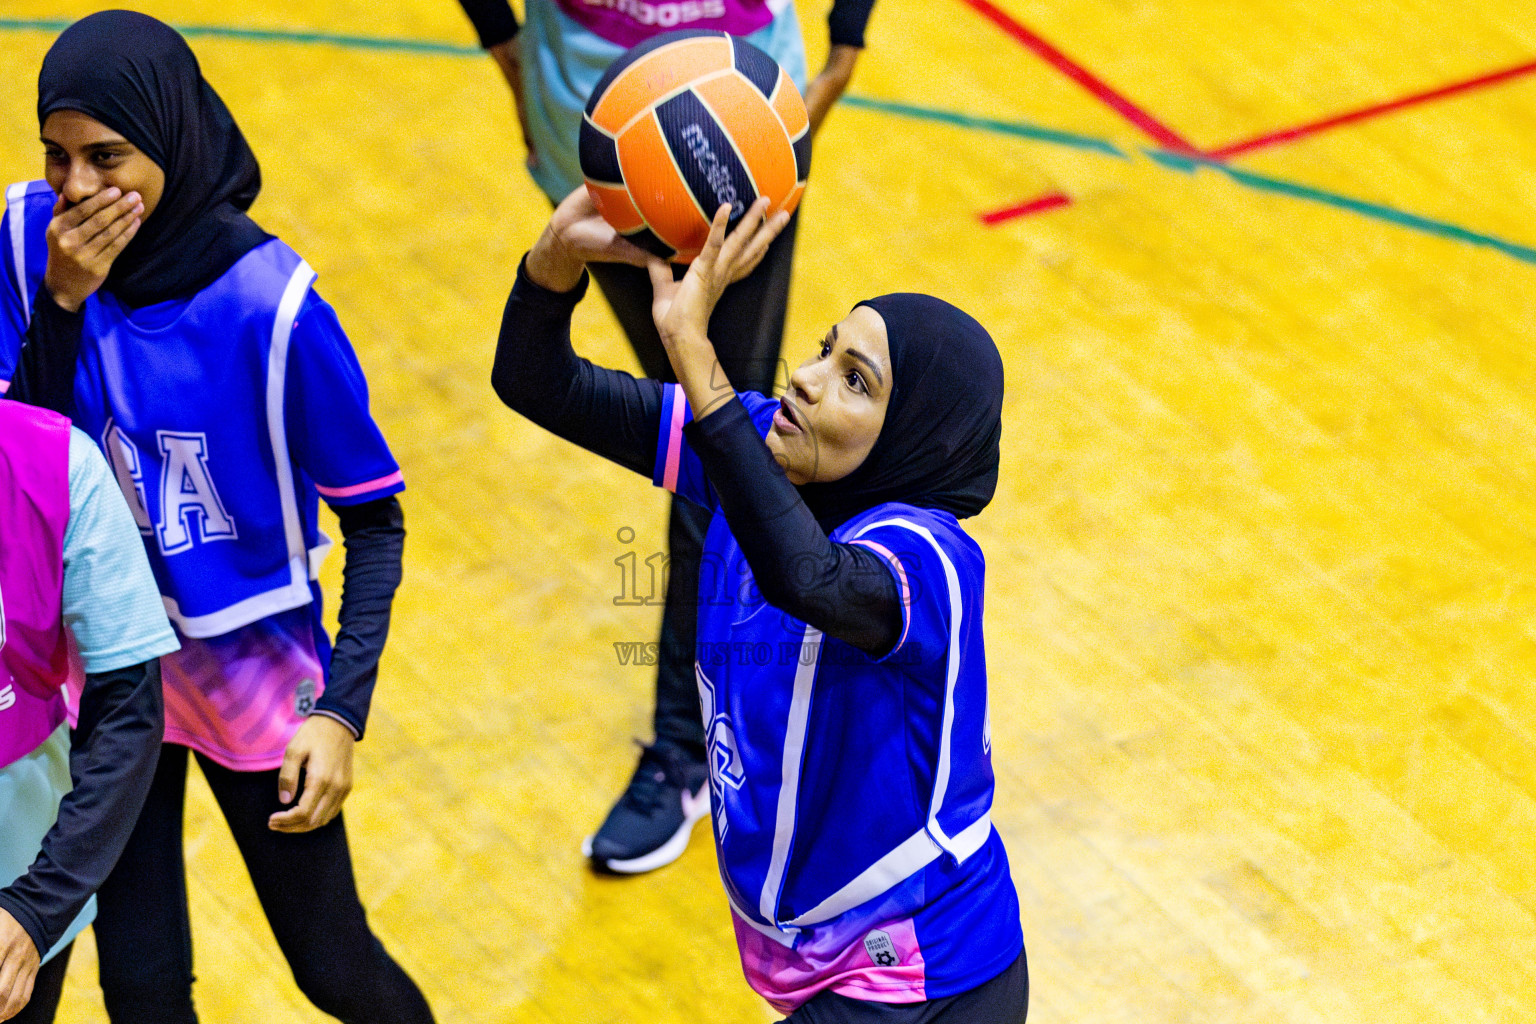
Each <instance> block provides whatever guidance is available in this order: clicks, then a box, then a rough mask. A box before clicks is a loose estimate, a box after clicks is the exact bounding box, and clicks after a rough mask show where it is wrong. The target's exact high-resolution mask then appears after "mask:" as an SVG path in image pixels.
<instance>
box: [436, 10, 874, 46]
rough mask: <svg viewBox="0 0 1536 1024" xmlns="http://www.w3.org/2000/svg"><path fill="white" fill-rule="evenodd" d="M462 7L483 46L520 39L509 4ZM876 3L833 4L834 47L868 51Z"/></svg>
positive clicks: (830, 19)
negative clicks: (866, 45) (867, 39)
mask: <svg viewBox="0 0 1536 1024" xmlns="http://www.w3.org/2000/svg"><path fill="white" fill-rule="evenodd" d="M459 6H460V7H462V8H464V13H465V14H467V15H469V20H470V21H471V22H472V23H473V24H474V26H475V34H476V35H478V36H479V37H480V45H481V46H482V47H484V48H485V49H490V48H491V47H493V46H497V45H499V44H501V43H504V42H506V41H507V40H509V39H511V38H512V37H513V36H515V35H517V30H518V28H519V26H518V24H517V15H515V14H513V13H512V5H511V4H509V3H507V0H459ZM874 6H875V0H832V11H831V13H830V14H828V15H827V27H828V29H829V30H830V32H831V36H832V45H833V46H857V47H859V48H860V49H862V48H863V47H864V28H865V26H866V25H868V24H869V13H870V11H871V10H873V9H874Z"/></svg>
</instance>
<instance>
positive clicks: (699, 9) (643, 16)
mask: <svg viewBox="0 0 1536 1024" xmlns="http://www.w3.org/2000/svg"><path fill="white" fill-rule="evenodd" d="M558 2H559V4H560V9H561V10H563V11H564V12H565V13H566V14H568V15H570V16H571V18H572V19H574V20H575V21H576V22H577V23H578V24H580V25H582V26H584V27H585V28H586V29H587V30H588V31H590V32H592V33H593V34H594V35H598V36H601V37H602V38H604V39H606V40H608V41H609V42H610V43H617V44H619V45H620V46H623V47H625V48H628V47H631V46H634V45H636V44H637V43H643V42H645V41H646V40H647V39H650V38H652V37H654V36H659V35H661V34H662V33H663V32H672V31H675V30H677V29H685V28H702V29H710V30H711V31H715V32H729V33H730V34H731V35H733V36H745V35H751V34H752V33H753V32H756V31H757V30H758V29H760V28H762V27H763V26H764V25H766V24H768V23H769V22H770V21H772V20H773V14H774V12H773V9H772V8H771V7H770V6H769V4H768V3H766V2H764V0H558ZM774 6H779V5H774Z"/></svg>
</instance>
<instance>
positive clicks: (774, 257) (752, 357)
mask: <svg viewBox="0 0 1536 1024" xmlns="http://www.w3.org/2000/svg"><path fill="white" fill-rule="evenodd" d="M799 225H800V215H799V213H796V214H794V215H793V216H791V217H790V219H789V223H788V224H787V225H786V226H785V228H784V230H783V231H782V232H780V233H779V237H778V238H775V239H774V240H773V244H772V245H770V246H769V247H768V253H767V255H766V256H764V257H763V262H762V263H760V264H758V265H757V269H755V270H754V271H752V273H751V275H750V276H748V277H747V278H745V279H744V280H741V281H738V282H736V283H735V284H733V285H731V286H730V287H729V288H727V289H726V290H725V293H724V294H723V295H721V296H720V302H719V304H718V305H716V306H715V311H714V313H712V314H711V315H710V318H709V338H710V341H712V342H714V345H715V352H716V354H718V355H719V357H720V367H721V369H723V370H724V371H725V375H726V379H727V380H729V381H730V382H731V385H732V386H733V387H735V388H738V389H740V390H744V391H760V392H762V393H763V394H765V395H767V394H772V393H773V392H774V384H775V381H780V382H786V383H787V381H788V373H787V372H785V371H784V370H781V369H780V362H779V346H780V343H781V342H782V341H783V339H784V313H785V310H786V309H787V307H788V305H789V278H790V270H791V267H792V264H793V263H794V258H795V233H796V231H797V230H798V229H799ZM587 271H588V272H589V273H590V274H591V275H592V278H593V280H595V281H596V282H597V286H598V288H599V289H601V290H602V293H603V298H605V299H607V300H608V305H609V307H610V308H612V310H613V315H614V316H615V317H617V318H618V321H619V326H621V327H623V328H624V335H625V337H627V338H628V339H629V344H630V347H631V348H633V349H634V350H635V355H636V357H638V358H639V360H640V366H641V369H643V370H644V372H645V375H646V376H647V377H651V378H654V379H656V380H662V381H666V382H668V383H670V384H675V383H677V375H676V374H674V373H673V372H672V364H671V363H670V362H669V361H668V359H667V352H666V349H664V348H663V347H662V344H661V335H660V334H658V333H657V331H656V322H655V321H654V320H652V319H651V297H652V291H651V277H650V274H649V272H647V271H646V270H644V269H643V268H641V267H631V266H629V265H628V264H624V263H592V264H589V265H588V266H587ZM680 271H681V268H679V272H680ZM805 354H806V355H809V354H810V352H809V346H807V351H806V353H805ZM711 514H712V513H710V511H709V510H708V509H705V508H700V507H699V506H698V505H695V504H693V503H692V502H690V501H683V500H682V499H681V498H673V499H672V518H671V523H670V525H669V527H668V531H667V546H668V548H669V549H670V553H671V561H670V562H669V563H668V574H669V580H668V584H667V596H666V605H665V606H664V607H663V608H662V613H661V642H660V651H659V657H658V659H657V664H656V715H655V720H654V726H655V730H656V738H657V739H658V740H663V739H664V740H671V741H673V742H675V743H679V744H681V745H683V746H684V747H685V749H688V750H690V752H691V753H693V754H694V755H695V756H697V758H698V759H699V760H701V761H702V760H703V759H704V725H703V722H702V721H701V720H700V713H699V684H698V682H697V680H696V679H695V678H694V674H693V660H694V636H695V632H696V627H697V620H698V592H699V557H700V553H701V552H702V551H703V549H704V532H705V531H706V530H707V529H708V528H709V520H710V516H711Z"/></svg>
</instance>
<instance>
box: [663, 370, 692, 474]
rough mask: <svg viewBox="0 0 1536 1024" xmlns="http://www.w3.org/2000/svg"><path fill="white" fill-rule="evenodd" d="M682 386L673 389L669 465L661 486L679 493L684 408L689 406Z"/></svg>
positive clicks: (668, 449) (668, 437) (669, 426)
mask: <svg viewBox="0 0 1536 1024" xmlns="http://www.w3.org/2000/svg"><path fill="white" fill-rule="evenodd" d="M687 404H688V403H687V400H686V399H684V398H683V392H682V388H680V387H676V386H674V387H673V390H672V421H671V422H670V423H668V424H667V466H666V468H665V469H664V470H662V473H661V486H663V487H665V488H666V489H667V490H669V491H671V492H672V493H673V494H676V493H677V467H678V464H679V462H680V460H681V456H682V443H683V410H684V408H685V407H686V406H687Z"/></svg>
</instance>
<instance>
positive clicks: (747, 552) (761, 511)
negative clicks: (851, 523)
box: [683, 402, 902, 654]
mask: <svg viewBox="0 0 1536 1024" xmlns="http://www.w3.org/2000/svg"><path fill="white" fill-rule="evenodd" d="M683 430H684V433H685V434H686V435H687V437H688V443H689V445H690V446H691V447H692V448H693V450H694V452H696V453H697V454H698V456H699V461H700V462H701V463H702V464H703V466H704V471H705V472H706V473H708V474H709V481H710V483H711V484H712V485H713V486H714V489H715V494H716V495H717V496H718V498H719V501H720V510H721V512H722V513H724V515H725V520H726V523H727V524H728V525H729V526H730V528H731V535H732V536H733V537H735V538H736V543H737V544H738V545H739V546H740V547H741V552H742V554H743V555H744V556H745V557H746V559H747V565H749V566H750V567H751V569H752V579H753V582H754V583H755V584H756V585H757V588H758V590H759V592H760V593H761V594H762V595H763V599H764V600H765V601H767V602H768V603H769V604H771V605H773V606H774V607H775V608H778V609H779V610H781V611H784V612H788V613H789V614H790V615H793V616H794V617H795V618H797V619H800V620H801V621H803V622H807V623H809V624H810V625H812V626H815V627H816V628H817V629H819V630H821V631H822V632H823V633H825V634H827V635H828V636H833V637H837V638H838V639H840V640H844V641H846V642H848V643H850V644H852V645H853V646H855V647H858V648H859V649H860V650H863V651H866V652H869V653H871V654H884V653H885V652H886V651H889V650H890V649H891V647H892V646H894V645H895V643H896V639H897V637H898V636H900V634H901V625H902V617H901V597H900V594H899V593H898V591H897V587H896V581H895V579H894V578H893V577H892V576H891V573H890V571H889V570H888V569H887V568H886V567H885V565H884V564H883V563H882V562H881V561H880V558H879V556H877V555H875V554H874V553H873V552H872V551H869V550H868V549H866V548H861V547H855V546H853V545H848V544H834V543H832V541H831V540H829V539H828V537H827V535H826V532H825V531H824V530H822V528H821V526H820V524H819V523H817V522H816V517H815V516H814V515H813V514H812V513H811V510H810V509H809V508H808V507H807V506H806V504H805V502H804V501H803V500H802V499H801V497H800V493H799V491H797V490H796V489H795V487H794V485H793V484H791V483H790V482H789V479H788V478H787V477H786V476H785V475H784V473H783V471H782V470H781V469H780V468H779V466H778V464H777V463H775V462H774V460H773V455H772V454H771V453H770V452H769V451H768V447H767V445H765V444H764V443H763V440H762V438H761V437H760V436H759V435H758V433H757V431H756V429H754V428H753V426H752V421H751V420H750V418H749V417H748V416H747V413H746V409H745V408H743V407H742V405H741V403H740V402H730V403H728V404H726V405H724V406H722V407H721V408H720V410H719V411H718V412H717V413H716V414H715V415H714V416H710V417H709V418H707V419H704V420H694V421H693V422H692V423H689V424H688V425H687V426H686V427H684V428H683Z"/></svg>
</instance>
